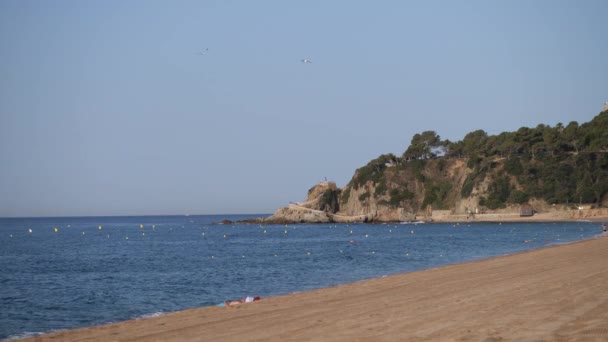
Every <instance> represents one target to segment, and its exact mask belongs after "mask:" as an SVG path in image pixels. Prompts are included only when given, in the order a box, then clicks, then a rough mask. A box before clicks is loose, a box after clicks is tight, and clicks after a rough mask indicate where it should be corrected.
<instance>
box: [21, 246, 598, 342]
mask: <svg viewBox="0 0 608 342" xmlns="http://www.w3.org/2000/svg"><path fill="white" fill-rule="evenodd" d="M175 295H176V296H178V295H179V294H178V293H176V294H175ZM31 340H36V341H499V340H509V341H572V340H581V341H608V238H607V237H602V238H597V239H593V240H588V241H583V242H577V243H572V244H567V245H561V246H554V247H548V248H544V249H540V250H535V251H531V252H525V253H520V254H516V255H511V256H505V257H498V258H493V259H488V260H483V261H477V262H471V263H465V264H458V265H451V266H446V267H441V268H436V269H431V270H426V271H420V272H413V273H407V274H401V275H395V276H389V277H384V278H378V279H372V280H367V281H361V282H357V283H354V284H348V285H343V286H337V287H332V288H326V289H321V290H316V291H310V292H304V293H297V294H292V295H288V296H280V297H273V298H266V299H262V300H261V301H259V302H254V303H248V304H242V305H239V306H236V307H228V308H221V307H208V308H199V309H192V310H186V311H181V312H176V313H172V314H167V315H165V316H161V317H155V318H148V319H141V320H133V321H127V322H122V323H116V324H110V325H105V326H99V327H94V328H87V329H78V330H72V331H65V332H59V333H54V334H49V335H43V336H40V337H36V338H33V339H31Z"/></svg>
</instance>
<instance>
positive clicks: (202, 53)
mask: <svg viewBox="0 0 608 342" xmlns="http://www.w3.org/2000/svg"><path fill="white" fill-rule="evenodd" d="M207 51H209V48H206V49H205V51H203V52H197V53H195V55H201V56H204V55H205V54H206V53H207Z"/></svg>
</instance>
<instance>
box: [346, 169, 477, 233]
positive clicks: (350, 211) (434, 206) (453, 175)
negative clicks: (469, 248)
mask: <svg viewBox="0 0 608 342" xmlns="http://www.w3.org/2000/svg"><path fill="white" fill-rule="evenodd" d="M379 162H380V163H375V162H373V161H372V162H371V165H370V164H368V165H367V166H366V167H367V168H370V167H371V168H374V169H375V171H372V172H371V173H366V172H367V170H365V169H363V168H362V169H359V170H357V172H355V175H354V176H353V179H352V180H351V181H350V182H349V183H348V184H347V185H346V186H345V187H344V189H343V190H342V197H341V201H340V213H343V214H344V215H359V214H366V215H368V216H369V217H370V219H371V220H372V221H379V222H386V221H412V220H416V219H428V218H430V217H431V214H432V211H433V210H445V209H449V210H451V211H452V210H454V211H457V212H458V211H462V212H465V211H466V210H469V209H470V208H475V207H476V206H477V204H478V202H479V194H483V188H482V189H479V191H476V193H475V194H472V196H470V197H468V198H462V197H461V196H460V192H461V189H462V186H463V183H464V181H465V180H466V178H467V176H468V175H469V174H471V172H472V170H471V169H469V168H467V167H466V163H465V161H464V160H462V159H450V160H447V159H434V160H428V161H420V160H416V161H410V162H402V163H399V164H382V160H380V161H379ZM364 168H365V167H364ZM366 175H367V178H369V179H365V178H363V177H365V176H366Z"/></svg>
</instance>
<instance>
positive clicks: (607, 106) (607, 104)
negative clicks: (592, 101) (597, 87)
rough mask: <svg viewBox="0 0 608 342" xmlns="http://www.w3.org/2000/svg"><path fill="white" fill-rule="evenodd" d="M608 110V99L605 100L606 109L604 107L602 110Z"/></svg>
mask: <svg viewBox="0 0 608 342" xmlns="http://www.w3.org/2000/svg"><path fill="white" fill-rule="evenodd" d="M607 110H608V101H606V102H604V109H602V112H604V111H607Z"/></svg>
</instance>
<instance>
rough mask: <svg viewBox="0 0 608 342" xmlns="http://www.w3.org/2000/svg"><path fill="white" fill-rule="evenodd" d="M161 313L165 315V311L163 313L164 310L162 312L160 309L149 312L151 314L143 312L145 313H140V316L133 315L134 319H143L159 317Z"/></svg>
mask: <svg viewBox="0 0 608 342" xmlns="http://www.w3.org/2000/svg"><path fill="white" fill-rule="evenodd" d="M163 315H165V313H164V312H162V311H159V312H155V313H151V314H145V315H141V316H138V317H135V319H144V318H152V317H160V316H163Z"/></svg>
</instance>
